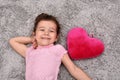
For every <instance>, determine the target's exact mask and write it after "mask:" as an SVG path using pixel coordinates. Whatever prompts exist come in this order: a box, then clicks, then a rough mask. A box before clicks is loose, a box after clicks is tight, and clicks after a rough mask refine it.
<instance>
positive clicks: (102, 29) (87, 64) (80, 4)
mask: <svg viewBox="0 0 120 80" xmlns="http://www.w3.org/2000/svg"><path fill="white" fill-rule="evenodd" d="M43 12H44V13H48V14H51V15H54V16H56V17H57V18H58V20H59V22H60V24H61V27H62V30H61V32H62V36H61V38H60V43H61V44H62V45H63V46H64V47H65V48H66V36H67V32H68V31H69V30H70V29H71V28H73V27H75V26H79V27H82V28H84V29H86V30H87V31H88V32H89V33H94V37H97V38H99V39H101V40H102V41H103V42H104V44H105V51H104V52H103V54H102V55H101V56H99V57H96V58H93V59H86V60H77V61H73V62H74V63H75V64H76V65H77V66H79V67H81V68H82V69H83V70H84V71H85V72H86V73H87V74H88V75H89V76H90V77H91V78H92V80H120V0H0V80H25V59H24V58H23V57H21V56H20V55H19V54H17V53H16V52H15V51H14V50H13V49H12V48H11V47H10V45H9V43H8V40H9V39H10V38H12V37H16V36H29V35H30V34H31V31H32V28H33V22H34V19H35V17H36V16H37V15H38V14H40V13H43ZM58 80H75V79H74V78H73V77H72V76H71V75H70V74H69V73H68V71H67V70H66V68H65V67H64V66H63V65H62V66H61V67H60V72H59V76H58Z"/></svg>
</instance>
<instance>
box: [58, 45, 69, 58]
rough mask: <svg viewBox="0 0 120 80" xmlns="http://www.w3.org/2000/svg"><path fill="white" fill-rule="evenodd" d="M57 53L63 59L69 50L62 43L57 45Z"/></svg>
mask: <svg viewBox="0 0 120 80" xmlns="http://www.w3.org/2000/svg"><path fill="white" fill-rule="evenodd" d="M56 50H57V53H58V55H59V57H60V59H62V57H63V55H64V54H66V53H67V50H66V49H65V48H64V47H63V46H62V45H60V44H58V45H57V49H56Z"/></svg>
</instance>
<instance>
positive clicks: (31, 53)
mask: <svg viewBox="0 0 120 80" xmlns="http://www.w3.org/2000/svg"><path fill="white" fill-rule="evenodd" d="M59 32H60V25H59V23H58V21H57V20H56V18H55V17H54V16H52V15H48V14H45V13H42V14H40V15H38V16H37V18H36V19H35V24H34V29H33V37H15V38H12V39H10V40H9V43H10V45H11V46H12V48H13V49H14V50H15V51H16V52H18V53H19V54H20V55H22V56H23V57H25V59H26V80H57V76H58V72H59V67H60V64H61V62H62V63H63V64H64V66H65V67H66V68H67V69H68V71H69V72H70V74H71V75H72V76H73V77H74V78H76V79H77V80H91V79H90V78H89V77H88V76H87V75H86V74H85V73H84V72H83V71H82V70H81V69H80V68H78V67H77V66H75V65H74V64H73V62H72V61H71V59H70V58H69V56H68V54H67V50H66V49H65V48H63V46H62V45H60V44H55V43H56V41H57V40H58V37H59V36H58V35H59ZM30 43H32V44H33V45H32V46H30V47H27V46H26V44H30Z"/></svg>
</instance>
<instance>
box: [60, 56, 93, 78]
mask: <svg viewBox="0 0 120 80" xmlns="http://www.w3.org/2000/svg"><path fill="white" fill-rule="evenodd" d="M62 63H63V64H64V65H65V67H66V68H67V69H68V71H69V72H70V74H71V75H72V76H73V77H74V78H75V79H77V80H91V79H90V77H89V76H88V75H87V74H86V73H85V72H83V71H82V70H81V69H80V68H78V67H77V66H76V65H74V64H73V62H72V61H71V59H70V58H69V56H68V54H65V55H64V56H63V58H62Z"/></svg>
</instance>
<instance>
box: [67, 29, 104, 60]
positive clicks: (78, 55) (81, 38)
mask: <svg viewBox="0 0 120 80" xmlns="http://www.w3.org/2000/svg"><path fill="white" fill-rule="evenodd" d="M67 48H68V53H69V55H70V57H71V58H72V59H75V60H78V59H87V58H94V57H97V56H99V55H100V54H102V52H103V51H104V44H103V42H102V41H101V40H99V39H97V38H93V37H90V36H88V34H87V32H86V30H84V29H83V28H80V27H75V28H73V29H71V30H70V31H69V32H68V35H67Z"/></svg>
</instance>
